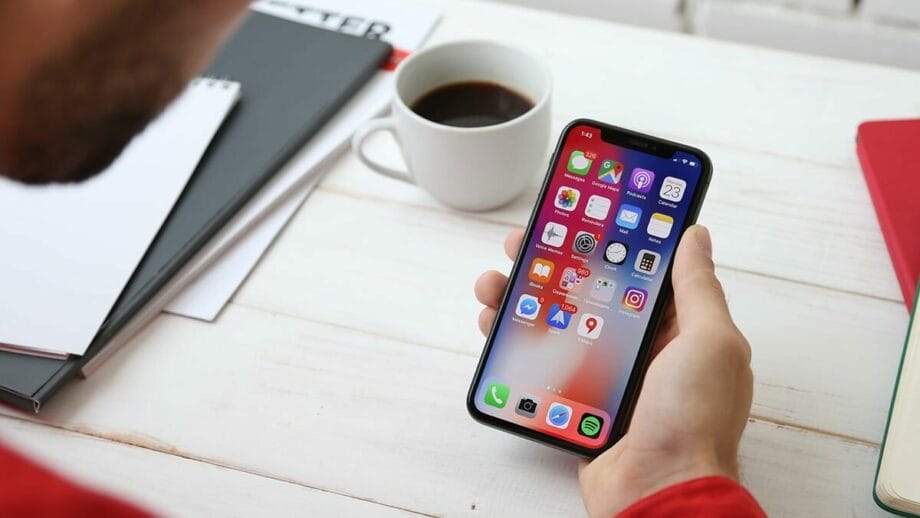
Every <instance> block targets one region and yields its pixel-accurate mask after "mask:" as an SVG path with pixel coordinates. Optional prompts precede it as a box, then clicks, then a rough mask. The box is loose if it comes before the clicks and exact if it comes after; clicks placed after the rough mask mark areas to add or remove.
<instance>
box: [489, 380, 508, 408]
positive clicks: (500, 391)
mask: <svg viewBox="0 0 920 518" xmlns="http://www.w3.org/2000/svg"><path fill="white" fill-rule="evenodd" d="M510 394H511V389H510V388H508V385H502V384H501V383H489V388H487V389H486V397H485V401H486V404H487V405H489V406H494V407H495V408H505V405H507V404H508V396H509V395H510Z"/></svg>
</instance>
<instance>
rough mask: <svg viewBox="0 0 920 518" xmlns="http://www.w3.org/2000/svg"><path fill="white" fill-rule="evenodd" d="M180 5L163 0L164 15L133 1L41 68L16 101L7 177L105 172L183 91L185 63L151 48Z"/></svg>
mask: <svg viewBox="0 0 920 518" xmlns="http://www.w3.org/2000/svg"><path fill="white" fill-rule="evenodd" d="M181 1H185V0H181ZM181 1H177V0H164V1H163V2H162V3H160V5H159V6H157V7H158V8H159V9H157V10H158V12H157V13H150V12H148V11H150V10H151V9H150V7H149V5H150V2H137V3H135V4H133V5H132V3H128V5H127V6H125V7H124V8H122V9H120V10H118V11H116V12H113V13H112V14H111V16H110V17H108V19H106V20H103V21H102V22H101V23H99V24H96V26H95V27H93V30H92V31H87V32H86V33H84V34H83V35H82V36H80V37H78V38H77V40H76V42H75V45H72V46H70V47H69V48H67V49H64V50H63V51H61V52H58V53H57V54H55V55H51V56H49V57H48V58H46V59H45V60H44V61H43V62H41V63H39V64H38V65H37V66H35V67H34V68H33V69H32V73H31V74H30V75H29V76H28V77H27V80H26V81H24V82H23V83H22V87H21V88H19V92H18V95H17V96H16V98H15V103H14V111H13V113H12V118H11V120H12V121H14V122H13V125H12V126H13V127H12V128H11V129H12V132H11V135H10V139H11V140H10V141H8V142H6V143H5V144H4V147H5V148H6V149H7V150H9V152H10V153H9V154H10V160H9V163H8V164H7V168H8V169H9V170H8V171H0V173H3V174H7V175H8V176H11V177H12V178H14V179H17V180H20V181H23V182H26V183H33V184H39V183H48V182H74V181H82V180H85V179H87V178H90V177H92V176H93V175H95V174H97V173H99V172H101V171H103V170H105V169H106V168H107V167H108V166H109V165H110V164H111V163H112V162H113V161H114V160H115V159H116V158H117V157H118V155H119V154H120V153H121V151H122V150H123V149H124V147H125V146H127V144H128V143H129V142H130V141H131V139H132V138H133V137H134V136H135V135H137V134H138V133H139V132H140V131H142V130H143V129H144V127H145V126H146V125H147V124H148V123H149V122H150V121H151V120H152V119H153V118H154V117H156V115H157V114H158V113H159V112H160V111H161V110H162V109H163V108H164V107H165V106H166V105H167V104H168V103H169V101H170V100H171V99H172V98H173V97H175V96H176V95H177V94H178V93H179V92H180V91H181V89H182V87H183V85H184V80H183V73H182V71H181V68H182V66H181V64H180V62H181V58H180V57H178V56H176V55H170V54H169V53H162V51H161V52H160V53H159V54H158V53H157V50H155V49H161V48H162V47H160V46H156V45H149V44H148V43H149V42H150V41H151V40H152V39H155V38H162V37H164V36H166V35H165V34H163V31H162V30H159V29H160V28H159V26H158V24H157V22H156V21H155V19H156V18H155V17H157V16H162V15H163V11H164V10H165V9H167V8H168V7H167V6H172V7H173V8H175V6H176V5H177V4H180V3H181ZM151 18H153V21H152V19H151ZM138 33H140V34H138Z"/></svg>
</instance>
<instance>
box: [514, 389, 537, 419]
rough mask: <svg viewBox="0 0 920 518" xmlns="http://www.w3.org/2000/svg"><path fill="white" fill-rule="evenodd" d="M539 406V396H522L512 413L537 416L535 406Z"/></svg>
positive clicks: (530, 416)
mask: <svg viewBox="0 0 920 518" xmlns="http://www.w3.org/2000/svg"><path fill="white" fill-rule="evenodd" d="M539 407H540V398H538V397H536V396H529V395H528V396H524V397H522V398H521V400H520V401H518V404H517V407H515V409H514V413H515V414H517V415H522V416H524V417H529V418H530V419H533V418H534V417H536V416H537V408H539Z"/></svg>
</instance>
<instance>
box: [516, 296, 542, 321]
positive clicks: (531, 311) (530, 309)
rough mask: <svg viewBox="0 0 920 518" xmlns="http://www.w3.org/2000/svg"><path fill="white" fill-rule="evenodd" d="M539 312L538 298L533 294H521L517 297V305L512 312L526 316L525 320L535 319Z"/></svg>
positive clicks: (522, 316)
mask: <svg viewBox="0 0 920 518" xmlns="http://www.w3.org/2000/svg"><path fill="white" fill-rule="evenodd" d="M539 313H540V300H539V299H537V298H536V297H534V296H533V295H521V298H519V299H518V303H517V307H516V308H515V309H514V314H515V315H517V316H519V317H521V318H526V319H527V320H536V319H537V315H538V314H539Z"/></svg>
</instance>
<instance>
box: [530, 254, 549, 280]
mask: <svg viewBox="0 0 920 518" xmlns="http://www.w3.org/2000/svg"><path fill="white" fill-rule="evenodd" d="M555 266H556V265H555V264H553V262H552V261H547V260H546V259H540V258H539V257H537V258H536V259H534V260H533V262H532V263H530V272H528V273H527V276H528V277H530V280H532V281H533V282H536V283H538V284H544V283H547V282H549V280H550V278H551V277H552V276H553V268H555Z"/></svg>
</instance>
